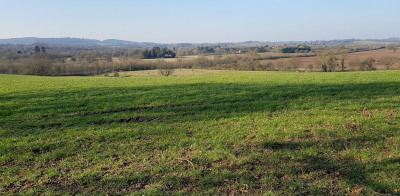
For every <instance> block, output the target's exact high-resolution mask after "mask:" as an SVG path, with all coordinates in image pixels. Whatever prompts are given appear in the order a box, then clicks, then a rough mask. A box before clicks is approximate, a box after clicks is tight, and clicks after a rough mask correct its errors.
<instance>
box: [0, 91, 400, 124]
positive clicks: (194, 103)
mask: <svg viewBox="0 0 400 196" xmlns="http://www.w3.org/2000/svg"><path fill="white" fill-rule="evenodd" d="M398 86H400V84H399V83H369V84H348V85H315V84H304V85H268V84H265V85H260V84H254V85H250V84H224V83H211V84H210V83H196V84H177V85H168V86H146V87H132V88H128V87H127V88H93V89H86V90H84V91H56V92H54V91H42V92H39V93H38V92H36V93H32V94H30V93H29V92H26V93H25V94H22V95H11V94H10V95H8V96H2V97H1V99H2V101H4V103H6V102H7V103H8V104H6V105H3V106H2V107H1V110H2V112H1V117H2V120H1V123H2V124H1V125H0V126H1V127H3V128H7V127H10V128H12V129H24V128H28V129H32V128H40V129H45V128H59V127H71V126H80V125H81V126H84V125H88V124H95V125H101V124H111V123H129V122H151V121H155V122H160V121H190V120H214V119H218V118H230V117H237V116H245V115H249V114H251V113H254V112H277V111H280V110H290V109H299V110H307V109H326V108H329V107H334V106H335V105H334V104H337V105H338V106H343V105H349V104H351V106H352V107H360V108H363V107H365V106H366V105H370V107H379V108H380V109H382V107H385V108H393V107H396V106H398V105H400V101H397V102H394V101H393V100H390V101H389V100H388V101H386V100H377V99H379V98H388V97H389V98H390V97H393V96H398V95H399V94H400V88H398ZM366 99H367V100H366ZM371 99H372V100H374V99H375V100H376V101H379V103H378V104H375V105H373V104H370V103H369V101H371ZM332 104H333V105H332ZM119 116H120V117H119ZM132 119H133V120H132ZM134 119H146V120H137V121H135V120H134Z"/></svg>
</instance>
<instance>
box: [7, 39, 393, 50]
mask: <svg viewBox="0 0 400 196" xmlns="http://www.w3.org/2000/svg"><path fill="white" fill-rule="evenodd" d="M4 44H5V45H8V44H9V45H35V44H48V45H67V46H68V45H69V46H84V47H132V48H149V47H154V46H159V47H193V46H221V47H241V46H244V47H250V46H260V45H271V46H274V45H299V44H305V45H309V46H340V45H349V44H400V38H388V39H341V40H315V41H281V42H274V41H246V42H236V43H196V44H195V43H170V44H160V43H154V42H132V41H125V40H118V39H107V40H103V41H101V40H96V39H84V38H69V37H67V38H37V37H23V38H10V39H0V45H4Z"/></svg>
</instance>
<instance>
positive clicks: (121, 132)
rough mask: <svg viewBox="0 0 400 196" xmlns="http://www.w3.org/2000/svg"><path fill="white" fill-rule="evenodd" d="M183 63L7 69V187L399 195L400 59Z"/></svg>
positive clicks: (2, 169) (2, 79) (1, 138)
mask: <svg viewBox="0 0 400 196" xmlns="http://www.w3.org/2000/svg"><path fill="white" fill-rule="evenodd" d="M174 74H175V75H173V76H171V77H161V76H158V75H157V74H156V73H155V71H141V72H123V73H121V74H120V75H121V77H99V76H96V77H40V76H22V75H0V174H1V175H0V194H17V193H18V194H26V195H37V194H45V195H54V194H56V195H60V194H67V195H69V194H83V195H92V194H104V195H105V194H106V193H108V194H111V195H115V194H133V195H141V194H145V195H162V194H177V195H179V194H182V195H185V194H199V195H205V194H231V195H233V194H235V195H236V194H249V195H250V194H251V195H254V194H255V195H262V194H265V195H309V194H312V195H327V194H332V195H343V194H367V195H377V194H400V169H399V168H400V71H371V72H369V71H365V72H334V73H322V72H318V73H317V72H312V73H311V72H310V73H295V72H292V73H289V72H258V71H212V70H183V71H182V70H181V71H177V72H176V73H174ZM124 76H125V77H124Z"/></svg>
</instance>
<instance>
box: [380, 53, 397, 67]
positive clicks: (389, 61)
mask: <svg viewBox="0 0 400 196" xmlns="http://www.w3.org/2000/svg"><path fill="white" fill-rule="evenodd" d="M398 61H399V59H398V58H396V57H394V56H384V57H381V58H380V59H379V60H378V62H379V63H382V64H383V65H385V66H386V69H387V70H389V69H390V67H391V66H392V65H394V64H395V63H396V62H398Z"/></svg>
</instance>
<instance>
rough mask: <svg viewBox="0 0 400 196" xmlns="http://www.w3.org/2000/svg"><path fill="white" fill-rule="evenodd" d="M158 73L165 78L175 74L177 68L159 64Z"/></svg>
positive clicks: (164, 63)
mask: <svg viewBox="0 0 400 196" xmlns="http://www.w3.org/2000/svg"><path fill="white" fill-rule="evenodd" d="M157 67H158V72H159V73H160V74H161V75H162V76H165V77H168V76H170V75H172V74H173V73H174V72H175V66H173V65H172V64H170V63H166V62H159V64H158V66H157Z"/></svg>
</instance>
